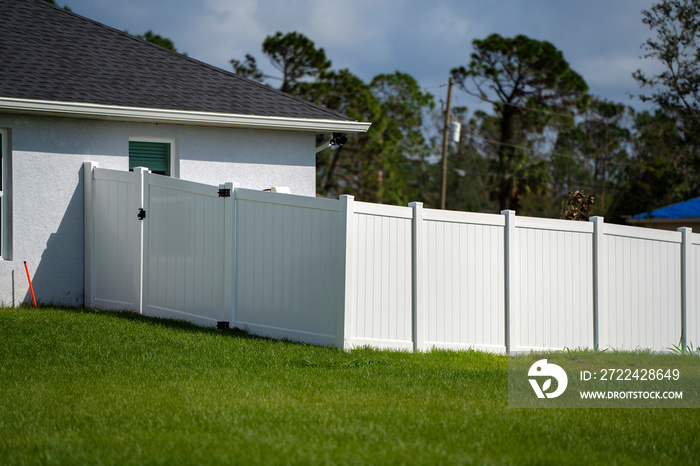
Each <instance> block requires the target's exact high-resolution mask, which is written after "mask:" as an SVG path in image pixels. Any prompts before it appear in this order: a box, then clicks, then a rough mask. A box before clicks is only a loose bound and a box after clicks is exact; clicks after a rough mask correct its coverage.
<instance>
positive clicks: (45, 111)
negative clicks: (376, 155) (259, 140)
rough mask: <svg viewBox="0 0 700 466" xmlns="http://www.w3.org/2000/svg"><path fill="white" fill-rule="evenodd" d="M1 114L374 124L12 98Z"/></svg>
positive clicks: (347, 128)
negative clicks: (4, 112)
mask: <svg viewBox="0 0 700 466" xmlns="http://www.w3.org/2000/svg"><path fill="white" fill-rule="evenodd" d="M0 111H6V112H13V113H31V114H42V115H50V116H63V117H73V118H94V119H106V120H118V121H140V122H151V123H170V124H179V125H199V126H226V127H234V128H258V129H277V130H287V131H315V132H319V133H322V132H339V133H340V132H345V133H363V132H365V131H367V130H368V129H369V127H370V125H371V124H372V123H363V122H357V121H347V120H319V119H310V118H289V117H277V116H258V115H237V114H231V113H209V112H193V111H186V110H167V109H159V108H140V107H119V106H115V105H100V104H86V103H80V102H53V101H47V100H31V99H15V98H11V97H0Z"/></svg>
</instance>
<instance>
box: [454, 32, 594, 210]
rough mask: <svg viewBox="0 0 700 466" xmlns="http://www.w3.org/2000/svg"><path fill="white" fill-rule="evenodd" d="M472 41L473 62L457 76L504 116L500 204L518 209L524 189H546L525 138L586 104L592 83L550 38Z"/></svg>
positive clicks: (501, 122)
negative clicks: (575, 67)
mask: <svg viewBox="0 0 700 466" xmlns="http://www.w3.org/2000/svg"><path fill="white" fill-rule="evenodd" d="M473 46H474V52H473V53H472V55H471V61H470V62H469V64H468V66H467V67H459V68H455V69H453V70H452V76H453V77H454V78H455V82H456V83H457V85H458V86H459V88H461V89H462V90H463V91H465V92H467V93H468V94H471V95H475V96H477V97H479V98H480V99H483V100H485V101H487V102H489V103H491V104H492V105H493V108H494V112H495V113H496V115H497V116H498V118H499V137H498V147H497V149H496V162H495V167H494V170H495V171H496V172H497V174H498V177H499V182H498V183H497V185H496V186H495V187H494V194H495V197H496V198H497V199H498V201H499V206H500V209H506V208H511V209H516V210H517V209H519V208H520V207H521V205H522V196H523V194H525V193H527V192H528V191H533V190H537V189H540V188H541V185H542V182H543V180H542V175H543V173H546V171H543V170H542V169H543V166H542V163H541V161H536V160H531V157H530V155H529V154H528V150H527V148H526V147H524V146H523V143H524V142H526V140H527V137H528V135H536V134H541V133H542V132H543V131H544V130H545V128H546V127H547V125H548V124H549V123H550V121H551V120H552V119H554V118H561V117H562V116H564V117H566V118H571V115H573V111H574V110H576V109H581V108H584V107H585V105H586V103H587V99H588V96H587V91H588V86H587V85H586V83H585V81H584V80H583V78H582V77H581V76H580V75H579V74H578V73H576V72H575V71H573V70H572V69H571V68H570V67H569V64H568V63H567V62H566V60H564V56H563V54H562V53H561V52H560V51H559V50H557V49H556V48H555V47H554V46H553V45H552V44H550V43H549V42H544V41H537V40H534V39H530V38H528V37H526V36H523V35H519V36H516V37H514V38H504V37H501V36H500V35H498V34H492V35H490V36H488V37H487V38H486V39H483V40H478V39H477V40H474V42H473Z"/></svg>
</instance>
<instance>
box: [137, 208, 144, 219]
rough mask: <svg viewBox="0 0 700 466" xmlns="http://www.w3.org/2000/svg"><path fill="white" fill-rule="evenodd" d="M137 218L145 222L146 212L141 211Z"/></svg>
mask: <svg viewBox="0 0 700 466" xmlns="http://www.w3.org/2000/svg"><path fill="white" fill-rule="evenodd" d="M136 216H137V217H138V219H139V220H143V219H144V218H146V211H145V210H143V209H139V213H138V215H136Z"/></svg>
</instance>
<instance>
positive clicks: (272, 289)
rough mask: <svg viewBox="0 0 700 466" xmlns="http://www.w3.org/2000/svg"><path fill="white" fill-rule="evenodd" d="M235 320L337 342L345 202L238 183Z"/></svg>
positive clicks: (256, 328)
mask: <svg viewBox="0 0 700 466" xmlns="http://www.w3.org/2000/svg"><path fill="white" fill-rule="evenodd" d="M235 204H236V207H235V209H236V240H235V242H236V246H235V247H236V297H235V298H234V299H235V300H236V305H235V307H236V325H237V326H238V327H241V328H243V327H247V328H249V329H250V330H251V331H252V332H253V333H256V334H260V335H268V336H272V337H276V338H280V337H281V338H291V339H296V340H302V341H307V342H310V343H317V344H322V345H335V344H336V342H337V340H336V323H337V318H338V315H339V314H341V312H340V309H339V308H338V306H342V303H343V301H342V299H341V296H342V287H343V276H344V270H343V268H342V261H341V256H342V254H344V252H345V249H344V247H343V245H341V244H340V242H339V234H340V231H339V228H340V214H339V201H335V200H329V199H314V198H308V197H303V196H294V195H290V194H279V193H265V192H256V191H250V190H245V189H236V198H235Z"/></svg>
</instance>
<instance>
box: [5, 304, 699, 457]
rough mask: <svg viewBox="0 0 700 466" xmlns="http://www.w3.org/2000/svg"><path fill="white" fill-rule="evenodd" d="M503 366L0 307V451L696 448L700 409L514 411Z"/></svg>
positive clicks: (452, 356) (558, 452) (390, 452)
mask: <svg viewBox="0 0 700 466" xmlns="http://www.w3.org/2000/svg"><path fill="white" fill-rule="evenodd" d="M677 357H679V358H696V359H695V360H697V356H689V355H678V356H677ZM507 368H508V361H507V358H506V357H505V356H497V355H491V354H485V353H478V352H448V351H433V352H430V353H425V354H409V353H401V352H389V351H375V350H369V349H361V350H356V351H352V352H350V353H346V352H343V351H340V350H336V349H329V348H320V347H315V346H309V345H303V344H297V343H291V342H285V341H273V340H267V339H261V338H255V337H252V336H249V335H246V334H245V333H240V332H233V331H216V330H207V329H201V328H198V327H194V326H191V325H189V324H185V323H181V322H176V321H168V320H157V319H150V318H144V317H141V316H137V315H134V314H128V313H101V312H92V311H76V310H60V309H40V310H33V309H32V310H27V309H23V310H0V463H2V464H33V463H39V464H54V463H55V464H125V463H126V464H128V463H137V464H173V463H175V464H183V463H185V464H209V463H223V464H230V463H235V462H237V463H244V464H248V463H266V464H279V463H282V464H319V463H343V464H366V463H373V464H393V463H404V464H405V463H410V464H426V463H428V464H436V463H437V464H470V463H477V464H542V463H556V464H567V463H568V464H581V463H588V464H600V463H613V464H635V465H637V464H692V463H695V462H696V461H697V459H698V457H700V410H698V409H541V410H536V409H511V408H508V407H507V385H508V383H507Z"/></svg>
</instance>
